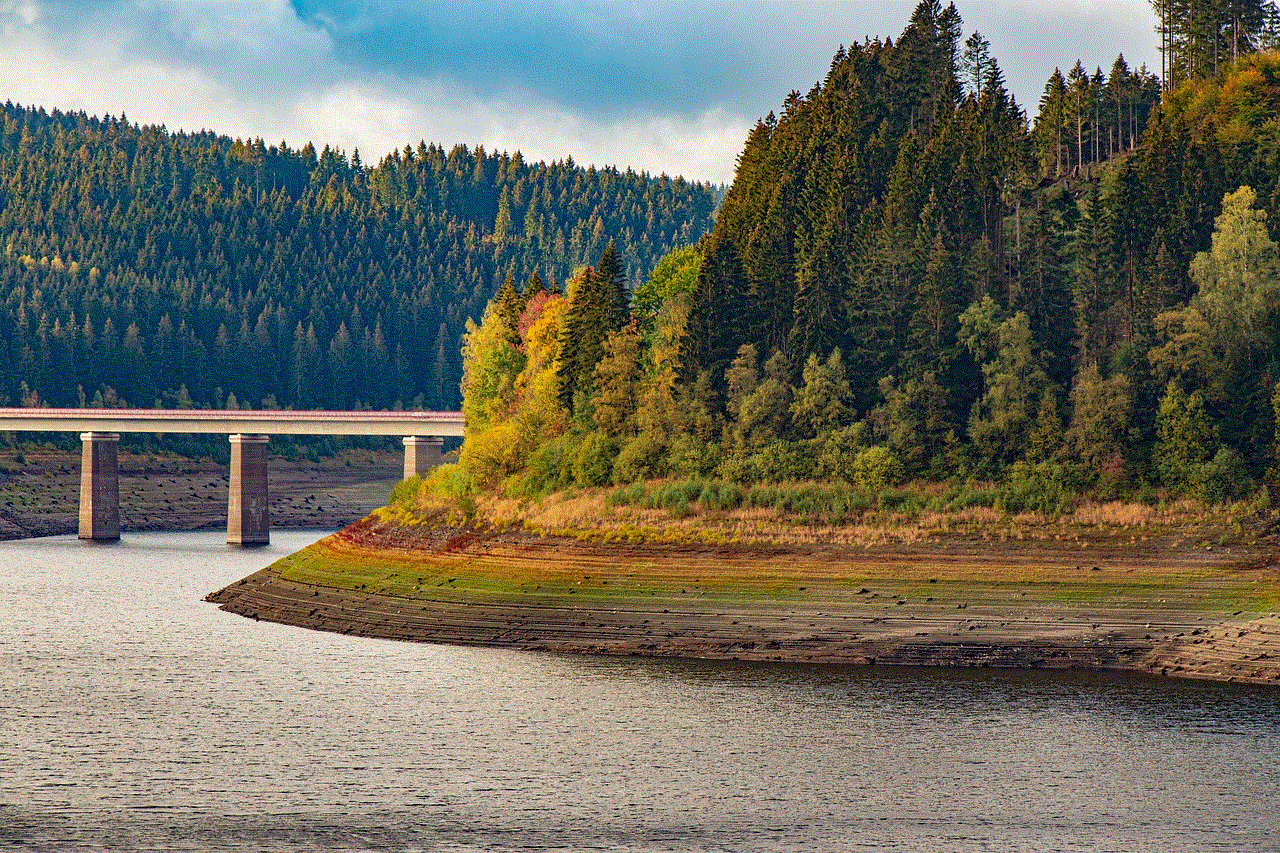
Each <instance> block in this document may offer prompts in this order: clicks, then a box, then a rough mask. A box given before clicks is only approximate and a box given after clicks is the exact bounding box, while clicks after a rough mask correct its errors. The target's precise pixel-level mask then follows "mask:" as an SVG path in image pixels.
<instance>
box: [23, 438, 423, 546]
mask: <svg viewBox="0 0 1280 853" xmlns="http://www.w3.org/2000/svg"><path fill="white" fill-rule="evenodd" d="M18 458H19V457H18V455H17V454H15V453H13V452H9V453H7V454H4V455H3V456H0V539H25V538H29V537H32V536H58V535H64V534H70V533H75V532H76V531H77V529H78V527H79V513H80V455H79V453H67V452H61V451H31V450H27V451H24V452H23V453H22V454H21V457H20V458H21V460H22V461H18ZM403 464H404V460H403V456H402V455H401V454H399V453H395V452H381V451H378V452H375V451H368V450H358V451H344V452H343V453H341V454H339V455H337V456H334V457H332V458H328V459H321V460H320V461H318V462H311V461H308V460H305V459H292V460H290V459H284V458H282V457H278V456H272V457H271V458H270V460H269V462H268V471H269V491H270V498H271V526H272V527H273V528H276V529H289V528H293V529H321V530H323V529H330V530H332V529H336V528H339V527H342V526H344V525H347V524H350V523H351V522H352V521H355V520H356V519H359V518H362V517H364V516H365V515H367V514H368V513H369V512H371V511H372V510H373V509H374V508H376V507H379V506H381V505H382V504H384V503H386V500H387V494H388V492H389V491H390V490H391V488H392V487H393V486H394V485H395V483H396V482H397V481H398V480H399V478H400V474H401V471H402V469H403ZM227 479H228V473H227V466H226V465H224V464H219V463H216V462H212V461H209V460H203V461H202V460H189V459H182V458H180V457H174V456H164V455H159V454H151V453H146V454H134V453H126V452H121V454H120V526H121V528H122V530H123V531H124V532H125V533H126V534H127V533H128V532H129V531H145V530H201V529H206V528H220V527H221V528H225V527H226V524H227Z"/></svg>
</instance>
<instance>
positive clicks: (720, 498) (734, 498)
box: [698, 481, 742, 510]
mask: <svg viewBox="0 0 1280 853" xmlns="http://www.w3.org/2000/svg"><path fill="white" fill-rule="evenodd" d="M698 503H700V504H702V506H703V508H704V509H710V510H725V509H737V508H738V507H740V506H742V487H741V486H739V485H738V484H737V483H717V482H714V481H713V482H709V483H707V484H706V485H704V486H703V487H702V493H701V494H700V495H698Z"/></svg>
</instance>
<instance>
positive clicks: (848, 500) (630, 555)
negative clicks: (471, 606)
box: [279, 481, 1280, 614]
mask: <svg viewBox="0 0 1280 853" xmlns="http://www.w3.org/2000/svg"><path fill="white" fill-rule="evenodd" d="M433 485H434V486H435V488H434V490H432V489H423V490H421V491H419V492H417V493H415V494H406V489H405V488H401V489H400V490H399V491H398V493H397V494H396V495H393V498H394V500H393V502H392V503H391V505H389V506H388V507H387V508H384V509H382V510H379V511H378V512H376V513H375V514H374V516H373V519H372V520H371V521H370V523H369V524H367V525H365V527H364V528H362V531H361V532H354V533H349V534H347V535H340V536H338V537H333V538H331V539H329V540H326V541H325V542H323V543H320V544H318V545H317V546H315V547H313V548H310V549H307V550H305V551H303V552H301V553H299V554H297V555H294V556H293V557H291V558H288V559H287V560H286V561H283V562H282V563H281V564H280V565H279V570H280V571H281V573H282V575H283V576H284V577H286V578H288V579H291V580H294V581H298V582H303V583H310V584H317V585H322V586H326V587H332V588H338V589H350V590H364V591H369V592H379V593H383V594H387V595H393V596H400V597H405V598H410V599H412V598H430V599H437V598H441V597H444V598H451V599H452V598H465V597H468V596H483V597H486V598H493V597H500V598H507V597H515V598H518V597H522V596H530V595H536V596H539V597H540V598H548V597H566V598H567V597H568V596H572V595H576V596H587V597H591V598H594V599H599V600H602V601H604V600H612V599H626V598H635V597H641V596H649V597H655V596H661V597H663V598H668V599H687V598H689V597H691V596H696V597H698V598H701V599H703V600H704V601H707V602H709V601H710V600H712V599H720V600H744V601H745V600H759V599H778V600H788V601H790V600H796V599H803V600H806V601H810V602H819V601H822V600H824V599H826V600H832V601H833V602H834V600H840V599H848V598H851V597H852V598H857V599H866V598H867V597H868V596H871V595H874V596H876V597H879V598H885V597H888V598H890V599H892V600H896V601H899V602H902V603H899V604H898V605H896V606H903V603H906V602H912V601H914V602H917V603H921V604H935V605H941V604H944V603H945V604H951V605H952V606H956V605H964V604H966V603H972V602H974V601H975V600H977V601H992V602H994V601H999V600H1006V599H1017V600H1019V601H1021V602H1022V603H1024V604H1027V605H1030V604H1033V603H1040V604H1053V603H1072V604H1076V605H1085V604H1088V603H1090V602H1093V603H1108V604H1112V605H1116V604H1118V605H1132V606H1155V605H1166V606H1168V607H1167V608H1166V607H1160V608H1157V609H1174V608H1176V609H1178V610H1180V611H1184V612H1200V611H1203V612H1205V613H1206V614H1221V613H1224V612H1225V613H1233V612H1234V611H1236V610H1241V611H1245V612H1249V613H1262V612H1270V611H1273V610H1275V609H1277V607H1278V606H1280V576H1277V574H1276V573H1275V572H1274V571H1269V570H1267V569H1266V568H1265V563H1266V559H1267V555H1268V554H1269V553H1271V551H1272V548H1271V545H1270V543H1269V542H1268V541H1267V540H1266V539H1265V538H1260V537H1259V535H1258V532H1257V530H1258V527H1259V515H1260V512H1261V511H1262V507H1259V506H1258V505H1256V504H1255V503H1236V504H1229V505H1223V506H1204V505H1202V504H1199V503H1196V502H1191V501H1184V502H1176V503H1172V504H1158V505H1154V506H1153V505H1148V504H1143V503H1119V502H1115V503H1105V504H1096V503H1084V504H1082V505H1080V506H1079V507H1077V508H1075V509H1073V510H1071V511H1069V512H1062V513H1061V514H1046V513H1042V512H1029V511H1013V510H1010V509H1008V508H1005V507H1002V506H1000V505H999V501H998V499H997V500H991V499H990V498H989V497H986V498H985V499H984V492H985V490H983V489H974V488H972V487H971V488H969V489H957V488H950V489H948V488H947V487H944V486H938V485H930V486H919V487H916V488H913V489H904V490H900V491H898V492H896V493H894V494H893V495H892V496H890V497H889V498H888V499H887V500H886V499H884V498H883V497H882V499H881V500H880V501H879V502H878V503H876V504H875V505H871V504H870V502H869V501H866V500H865V499H863V498H861V497H860V496H858V494H857V493H856V492H854V491H852V490H848V489H843V488H835V487H818V486H813V485H806V484H798V485H793V486H778V487H768V488H759V489H754V490H747V491H745V492H744V491H743V490H741V489H737V487H732V486H723V485H720V484H716V483H704V482H701V481H689V482H675V483H671V482H668V483H659V484H650V485H649V486H647V487H646V486H643V485H638V486H631V487H622V488H614V489H609V488H605V489H582V490H572V491H567V492H561V493H557V494H555V495H551V496H549V497H544V498H540V499H531V500H523V501H522V500H516V499H504V498H496V497H480V498H467V499H465V500H463V501H461V503H462V504H463V506H462V507H461V508H460V506H459V503H460V501H458V500H457V499H450V498H449V496H448V494H447V491H448V490H447V488H441V484H440V483H439V482H437V483H435V484H433ZM991 503H996V504H997V505H995V506H992V505H989V504H991ZM390 528H402V529H403V531H406V532H407V534H402V535H393V536H387V535H386V533H385V531H387V530H388V529H390ZM372 530H379V531H383V532H382V533H379V534H376V535H374V536H372V537H370V536H369V535H367V532H368V531H372ZM413 531H418V532H419V533H418V537H419V538H418V539H417V540H415V536H414V535H413V533H412V532H413ZM415 541H417V542H418V546H417V547H415V546H414V544H413V543H414V542H415ZM868 585H874V586H875V590H874V592H872V591H868V592H859V591H860V590H862V589H864V588H866V587H868Z"/></svg>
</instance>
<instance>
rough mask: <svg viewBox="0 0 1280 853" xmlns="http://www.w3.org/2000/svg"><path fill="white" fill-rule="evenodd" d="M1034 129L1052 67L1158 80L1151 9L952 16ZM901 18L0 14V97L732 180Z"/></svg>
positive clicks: (259, 130)
mask: <svg viewBox="0 0 1280 853" xmlns="http://www.w3.org/2000/svg"><path fill="white" fill-rule="evenodd" d="M956 5H957V8H958V9H959V11H960V14H961V16H962V17H963V18H964V32H965V34H966V35H968V34H969V33H971V32H973V31H975V30H977V31H979V32H981V33H982V34H983V35H984V36H985V37H986V38H987V40H988V41H989V42H990V43H991V49H992V53H993V55H994V56H995V57H996V59H997V60H998V62H999V64H1000V67H1001V69H1002V70H1003V71H1004V75H1005V79H1006V81H1007V83H1008V86H1009V88H1010V90H1011V91H1012V92H1013V94H1014V96H1015V97H1016V98H1017V99H1018V100H1019V102H1021V103H1022V104H1023V105H1024V106H1029V107H1030V110H1031V112H1032V113H1033V114H1034V107H1035V103H1036V101H1037V100H1038V98H1039V95H1040V92H1041V90H1042V88H1043V85H1044V81H1045V80H1046V79H1047V78H1048V77H1049V75H1050V73H1052V71H1053V69H1054V67H1055V66H1061V67H1062V68H1063V70H1064V71H1065V70H1066V69H1067V68H1068V67H1070V66H1071V65H1073V64H1074V63H1075V61H1076V59H1077V58H1080V59H1083V60H1084V62H1085V64H1086V66H1088V67H1089V68H1093V67H1094V66H1101V67H1102V69H1103V70H1104V71H1106V70H1107V69H1109V68H1110V66H1111V62H1112V61H1113V60H1114V59H1115V56H1116V54H1118V53H1123V54H1124V55H1125V58H1126V59H1127V60H1128V61H1129V63H1130V65H1131V66H1133V67H1137V66H1138V65H1140V64H1142V63H1144V62H1145V63H1146V64H1147V65H1148V67H1151V68H1156V69H1158V68H1159V54H1158V43H1157V39H1156V36H1155V33H1154V30H1153V26H1154V18H1153V16H1152V13H1151V11H1150V6H1149V4H1148V2H1147V0H1110V2H1087V1H1086V0H1055V1H1054V2H1044V0H1042V2H1022V0H958V2H957V4H956ZM914 6H915V3H914V2H891V0H872V2H858V3H851V2H845V3H834V2H810V0H792V2H765V0H749V2H723V1H722V0H701V2H673V0H662V2H646V0H632V2H614V0H577V2H572V3H570V2H560V0H542V2H530V3H520V4H508V3H501V2H486V3H459V2H457V0H454V2H450V3H444V2H436V0H421V2H405V1H404V0H295V2H282V0H219V2H213V0H48V2H44V1H43V0H0V99H3V100H9V101H13V102H14V103H20V104H24V105H34V106H42V107H46V108H48V109H53V108H60V109H64V110H83V111H85V112H87V113H89V114H91V115H99V116H101V115H108V114H109V115H116V116H118V115H120V114H122V113H123V114H125V115H126V116H127V117H128V118H129V119H130V120H131V121H135V122H139V123H143V124H163V125H165V126H166V127H168V128H169V129H170V130H179V129H182V130H204V129H208V130H214V131H217V132H220V133H226V134H228V135H231V136H237V137H242V138H251V137H261V138H263V139H264V140H266V141H267V142H268V143H277V142H281V141H285V142H287V143H288V144H289V145H291V146H293V147H299V146H301V145H303V144H305V143H306V142H307V141H312V142H314V143H315V144H316V146H317V147H318V148H321V147H323V146H324V145H326V144H328V145H331V146H335V147H337V148H340V149H342V150H344V151H345V152H347V153H348V154H351V153H352V152H353V151H356V150H358V151H359V152H360V156H361V159H362V160H363V161H364V162H366V163H375V162H377V161H378V160H379V159H380V158H381V157H382V156H383V155H385V154H386V153H388V152H389V151H391V150H393V149H395V148H400V147H403V146H404V145H406V144H408V145H415V146H416V145H417V143H418V142H419V141H424V140H425V141H427V142H438V143H440V144H442V145H444V146H445V147H446V148H448V147H451V146H453V145H454V144H456V143H464V144H467V145H484V146H485V147H486V148H488V149H497V150H505V151H510V152H514V151H516V150H520V151H522V152H523V153H524V155H525V158H526V159H530V160H548V161H550V160H559V159H563V158H566V157H572V158H573V159H574V161H575V162H577V163H579V164H583V165H586V164H588V163H594V164H596V165H599V166H606V165H612V166H617V167H619V168H627V167H630V168H634V169H637V170H644V171H647V172H650V173H652V174H660V173H665V174H669V175H683V176H685V177H687V178H690V179H696V180H709V181H715V182H726V183H727V182H729V181H731V180H732V178H733V170H734V164H735V162H736V158H737V155H738V152H739V151H740V150H741V147H742V143H743V141H744V140H745V138H746V134H747V131H748V130H749V129H750V128H751V127H752V126H753V125H754V124H755V122H756V120H757V119H759V118H760V117H762V116H764V115H765V114H766V113H768V112H770V111H771V110H776V109H778V107H779V105H780V104H781V103H782V101H783V99H784V98H785V97H786V95H787V93H788V92H789V91H791V90H793V89H795V90H798V91H801V92H805V91H807V90H808V89H809V88H810V87H811V86H812V85H813V84H814V83H815V82H817V81H818V80H820V79H821V78H822V77H823V76H824V75H825V73H826V71H827V69H828V67H829V66H830V64H831V58H832V55H833V54H834V53H835V52H836V50H837V49H838V48H839V47H840V45H842V44H850V43H852V42H855V41H862V40H863V39H864V38H866V37H868V36H871V37H875V36H877V35H880V36H885V35H887V36H892V37H895V38H896V37H897V35H898V34H899V33H900V32H901V31H902V29H903V28H904V27H905V26H906V23H907V19H908V18H909V17H910V14H911V10H912V8H913V7H914Z"/></svg>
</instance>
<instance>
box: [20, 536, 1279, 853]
mask: <svg viewBox="0 0 1280 853" xmlns="http://www.w3.org/2000/svg"><path fill="white" fill-rule="evenodd" d="M318 535H319V534H305V533H296V532H280V531H276V532H273V533H272V537H273V544H272V546H271V547H270V548H266V549H261V550H237V549H232V548H228V547H227V546H225V545H223V544H222V541H221V540H222V538H223V537H222V536H221V535H220V534H218V533H216V532H208V533H182V534H138V535H129V534H126V538H125V539H124V541H123V542H121V543H119V544H116V545H95V544H91V543H83V542H79V541H78V540H76V539H74V538H55V539H45V540H33V541H26V542H8V543H0V848H5V847H14V848H18V849H24V850H192V851H205V850H246V851H248V850H254V851H256V850H276V851H294V850H306V851H311V850H403V851H517V850H520V851H525V850H544V849H553V850H575V851H576V850H605V851H702V850H709V851H755V850H760V851H805V853H809V851H846V850H903V851H987V850H993V851H1009V850H1028V851H1054V850H1063V851H1094V850H1097V851H1121V850H1123V851H1159V853H1174V851H1198V850H1224V851H1225V850H1230V851H1275V850H1277V849H1280V691H1277V690H1275V689H1266V688H1260V687H1254V688H1250V687H1240V686H1235V685H1212V684H1193V683H1180V682H1172V681H1159V680H1151V679H1145V678H1141V677H1129V676H1113V675H1098V674H1084V675H1078V674H1065V675H1063V674H1050V673H1034V672H1033V673H1016V672H1013V673H1011V672H995V671H949V670H891V669H885V668H845V667H829V666H821V667H812V666H792V665H767V664H765V665H761V664H739V663H710V662H691V661H669V660H642V659H609V658H589V657H569V656H555V655H546V654H536V653H527V652H519V651H512V650H492V649H467V648H453V647H447V646H433V645H423V644H408V643H393V642H388V641H380V640H366V639H358V638H351V637H344V636H339V635H334V634H324V633H316V632H310V631H306V630H302V629H298V628H289V627H284V626H280V625H273V624H269V623H266V622H254V621H252V620H249V619H244V618H242V617H238V616H232V615H229V614H225V613H222V612H220V611H218V610H217V609H216V608H215V607H214V606H213V605H211V604H205V603H203V602H202V601H201V599H202V597H203V596H204V595H205V594H206V593H208V592H210V591H212V590H214V589H217V588H219V587H221V586H224V585H225V584H227V583H229V582H231V581H233V580H236V579H238V578H240V577H243V576H244V575H247V574H249V573H251V572H252V571H254V570H256V569H258V568H261V567H262V566H264V565H266V564H267V563H269V562H271V561H273V560H274V559H276V558H277V557H279V556H281V555H283V554H286V553H289V552H291V551H293V550H296V549H297V548H299V547H301V546H303V545H305V544H307V543H308V542H309V541H311V540H313V539H315V538H316V537H317V536H318Z"/></svg>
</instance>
